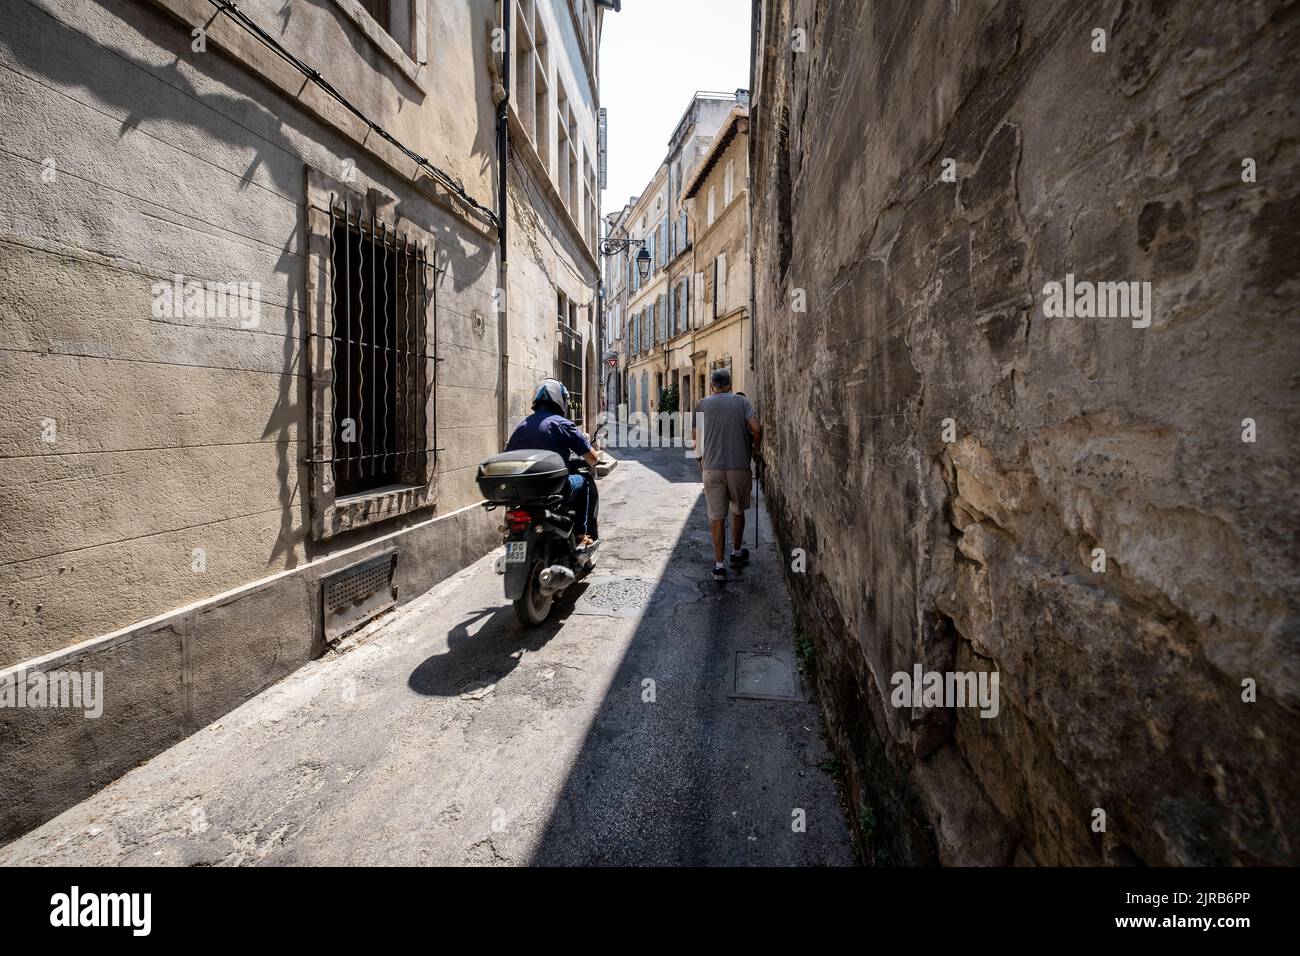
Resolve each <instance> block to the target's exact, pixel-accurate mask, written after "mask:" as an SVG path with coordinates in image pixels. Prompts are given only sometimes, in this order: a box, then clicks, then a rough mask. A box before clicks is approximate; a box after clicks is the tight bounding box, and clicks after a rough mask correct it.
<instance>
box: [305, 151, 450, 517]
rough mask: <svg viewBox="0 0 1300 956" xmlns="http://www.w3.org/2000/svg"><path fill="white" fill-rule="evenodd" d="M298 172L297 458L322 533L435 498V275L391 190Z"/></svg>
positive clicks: (424, 235) (424, 236)
mask: <svg viewBox="0 0 1300 956" xmlns="http://www.w3.org/2000/svg"><path fill="white" fill-rule="evenodd" d="M306 173H307V255H306V256H305V257H304V263H305V266H306V271H307V275H306V280H307V281H306V285H305V300H304V311H303V313H302V315H303V317H304V319H305V320H306V329H305V332H306V341H305V343H304V345H305V346H306V349H307V364H308V372H309V374H308V376H307V378H306V383H305V386H306V390H307V411H308V416H309V424H310V429H309V432H308V434H307V435H306V436H305V439H306V440H305V442H304V444H306V445H307V446H308V448H309V453H308V454H305V455H304V456H303V464H304V465H306V466H307V467H308V475H307V477H308V486H307V495H306V497H307V500H308V503H309V505H310V518H311V534H312V537H313V538H314V539H316V540H322V539H327V538H330V537H333V536H334V535H337V534H341V533H344V532H347V531H351V530H354V529H357V528H361V527H364V526H367V525H372V524H376V523H378V522H382V521H386V520H388V519H390V518H392V517H395V516H397V515H404V514H408V513H411V512H414V511H417V510H419V509H423V508H427V507H433V506H436V504H437V480H436V479H437V476H436V470H437V451H436V449H437V445H438V441H437V430H438V425H437V416H436V414H435V408H434V396H435V395H436V393H437V368H438V365H437V361H436V359H435V355H436V353H437V351H438V333H437V327H438V323H437V288H438V283H437V275H438V274H437V271H436V269H435V268H434V266H433V264H432V262H431V261H430V257H431V255H432V249H433V243H434V241H435V237H434V236H433V234H432V233H430V232H428V231H427V230H425V229H424V228H423V227H422V226H420V225H419V223H418V222H416V221H414V220H411V219H406V218H401V219H396V220H395V218H394V210H395V209H396V207H397V203H398V200H397V198H396V197H394V196H391V195H387V194H385V193H384V192H383V191H382V190H380V189H377V188H371V189H368V190H367V191H366V192H365V193H360V192H356V191H354V190H353V189H351V188H350V187H349V186H348V185H347V184H345V183H342V182H340V181H339V180H337V179H334V178H333V177H331V176H328V175H326V174H325V173H322V172H321V171H320V170H318V169H315V168H314V167H311V166H308V167H307V169H306ZM395 221H396V222H397V223H400V227H398V226H397V225H395Z"/></svg>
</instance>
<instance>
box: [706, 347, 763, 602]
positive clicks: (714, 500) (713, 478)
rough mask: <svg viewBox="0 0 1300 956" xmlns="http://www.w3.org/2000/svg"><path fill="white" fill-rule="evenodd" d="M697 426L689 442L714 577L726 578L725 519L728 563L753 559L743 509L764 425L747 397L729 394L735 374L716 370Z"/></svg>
mask: <svg viewBox="0 0 1300 956" xmlns="http://www.w3.org/2000/svg"><path fill="white" fill-rule="evenodd" d="M695 411H696V422H697V426H696V427H693V428H692V429H691V438H692V440H693V443H694V445H695V449H696V451H697V453H698V455H699V460H700V469H701V475H702V477H703V480H704V501H705V505H706V506H707V508H708V512H709V529H710V531H711V532H712V534H713V578H714V580H716V581H725V580H726V579H727V562H726V561H725V560H724V557H725V551H726V545H727V515H728V513H729V514H730V515H731V555H730V564H731V566H732V567H733V568H739V567H741V566H742V565H744V564H745V562H747V561H748V560H749V549H748V548H746V547H745V509H746V508H748V507H749V498H750V484H751V480H752V475H751V473H750V469H749V463H750V460H751V458H753V457H755V456H756V455H757V454H758V447H759V442H760V441H761V440H762V437H763V426H762V425H761V424H760V423H759V421H758V413H757V412H755V411H754V406H753V405H751V404H750V403H749V399H747V398H745V397H744V396H743V395H736V394H733V393H732V391H731V370H730V369H726V368H719V369H714V370H713V374H712V375H710V376H709V397H708V398H705V399H702V400H701V401H700V402H699V404H698V405H696V407H695Z"/></svg>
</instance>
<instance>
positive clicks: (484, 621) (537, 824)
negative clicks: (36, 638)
mask: <svg viewBox="0 0 1300 956" xmlns="http://www.w3.org/2000/svg"><path fill="white" fill-rule="evenodd" d="M614 454H615V457H618V458H620V459H622V460H621V463H620V464H619V465H618V467H617V468H615V470H614V471H613V472H612V473H611V474H610V475H609V476H607V477H606V478H604V479H601V483H600V489H601V531H602V533H603V535H604V544H603V546H602V549H601V551H600V557H599V561H598V567H597V568H596V570H595V572H594V573H593V575H592V577H591V578H590V579H589V580H588V581H586V582H583V583H582V584H580V585H578V586H576V587H575V588H573V589H571V591H570V593H569V594H567V595H566V596H565V599H564V600H563V602H562V603H561V604H560V606H559V607H558V608H557V610H556V612H555V613H554V614H553V616H552V620H551V621H550V622H548V624H547V625H546V626H545V627H543V628H539V629H536V630H534V631H526V630H524V629H523V628H521V627H520V625H518V624H517V623H516V621H515V618H514V614H513V611H512V610H511V608H510V607H509V605H508V604H506V603H505V600H504V598H503V597H502V594H501V579H500V578H499V577H498V576H497V575H496V574H495V573H494V571H493V561H494V558H495V555H490V556H488V557H486V558H484V559H483V560H481V561H479V562H477V563H476V564H474V565H472V566H471V567H469V568H467V569H465V570H464V571H462V572H461V573H459V574H457V575H455V576H454V577H453V578H451V579H449V580H448V581H445V582H443V584H441V585H439V586H438V587H436V588H434V589H433V590H431V591H430V592H428V593H427V594H425V595H423V596H421V597H420V598H418V599H416V600H415V601H413V602H411V603H410V604H408V605H406V606H405V607H404V608H402V609H401V610H400V611H398V612H397V613H395V614H393V615H391V616H389V617H388V618H386V619H385V620H383V621H381V622H377V623H376V624H374V625H371V627H370V628H369V629H368V630H367V631H365V632H363V633H362V634H361V635H359V637H358V638H357V639H355V640H353V641H352V642H350V644H349V646H348V647H346V648H345V649H344V650H343V651H342V652H340V653H332V654H330V655H329V656H327V657H324V658H322V659H320V660H317V661H314V662H312V663H311V664H309V665H308V666H306V667H303V668H301V669H300V670H299V671H297V672H295V673H294V674H292V675H291V676H289V677H288V678H286V679H285V680H284V681H282V682H281V683H279V684H277V685H276V686H275V687H272V688H271V689H269V690H267V691H266V692H264V693H263V694H261V695H259V696H258V697H256V698H254V699H253V700H250V701H248V702H247V703H245V704H244V705H243V706H241V707H240V708H238V709H237V710H235V711H233V712H232V713H230V714H228V715H227V716H226V717H224V718H222V719H221V720H220V721H218V722H217V723H215V724H213V725H211V726H209V727H206V728H204V729H203V730H201V731H200V732H199V733H197V734H195V735H194V736H193V737H190V738H189V739H187V740H185V741H183V742H181V743H180V744H178V745H177V746H175V747H173V748H171V749H170V750H168V751H166V752H165V753H163V754H160V755H159V756H157V757H155V758H154V759H153V760H151V761H149V762H148V763H147V764H145V765H143V766H141V767H139V768H137V769H136V770H134V771H132V772H131V773H129V774H127V775H126V776H125V777H123V778H122V779H120V780H118V781H116V782H115V783H113V784H112V785H110V786H109V787H107V788H105V789H104V790H102V791H100V792H99V793H97V794H96V795H95V796H93V797H91V798H90V799H89V800H86V801H85V802H83V803H81V804H79V805H78V806H76V807H73V808H72V809H70V810H68V811H67V812H65V813H63V814H61V815H60V816H58V817H56V818H55V819H53V820H51V821H49V822H48V823H46V824H45V825H44V826H42V827H40V828H39V829H37V830H35V831H33V832H31V833H29V834H27V835H26V836H24V837H22V838H21V839H19V840H17V841H15V842H13V843H11V844H9V845H7V846H5V847H3V848H0V864H10V865H12V864H91V865H106V864H133V865H140V864H146V865H149V864H160V865H162V864H172V865H175V864H182V865H195V864H198V865H240V864H244V865H247V864H272V865H274V864H488V865H507V864H629V865H636V864H646V865H667V864H688V865H844V864H851V863H852V862H853V854H852V849H851V842H850V836H849V831H848V826H847V824H846V822H845V819H844V815H843V812H842V810H841V809H840V806H839V803H838V798H837V793H836V784H835V781H834V780H833V779H832V778H831V777H830V776H828V775H827V773H825V772H824V771H822V770H821V769H819V768H818V766H817V765H818V762H819V761H821V760H822V759H823V758H824V757H825V756H826V748H825V744H824V743H823V741H822V738H821V720H820V716H819V714H818V710H817V707H816V705H815V703H812V702H810V701H808V700H806V699H805V700H793V701H792V700H769V699H749V698H743V697H735V696H731V692H732V690H733V689H734V688H733V679H734V674H733V665H734V661H735V658H736V654H737V652H746V653H750V654H759V655H776V657H778V658H782V659H784V660H787V661H793V657H794V651H793V646H792V643H793V638H792V626H791V617H790V609H789V605H788V602H787V599H786V592H785V587H784V585H783V583H782V582H781V575H780V568H779V566H778V564H777V561H778V560H779V558H778V555H777V554H776V552H775V550H774V548H773V546H772V544H771V538H770V535H769V533H768V531H767V525H766V521H765V520H764V522H763V525H762V529H761V532H762V542H763V545H762V547H761V548H760V549H758V551H757V553H756V554H755V557H754V560H753V562H752V563H751V565H750V566H749V567H748V568H747V569H746V570H744V571H743V572H742V573H740V574H733V575H732V577H731V579H730V580H729V581H728V582H727V583H726V584H718V583H716V582H714V581H713V580H712V579H711V577H710V576H709V572H710V569H711V567H712V564H711V547H710V545H709V537H708V527H707V524H706V521H705V517H704V502H703V498H702V496H701V494H700V484H699V473H698V469H697V466H696V464H695V463H694V462H693V461H691V460H688V459H686V458H685V457H684V456H683V453H682V452H681V450H668V449H666V450H640V451H628V450H619V451H616V452H615V453H614ZM752 516H753V510H752V509H751V510H750V517H751V519H752ZM747 538H748V541H749V542H750V547H751V550H753V541H754V532H753V529H752V527H751V528H750V529H749V531H748V533H747ZM762 659H770V658H762ZM742 671H743V669H742ZM803 693H804V695H805V697H807V695H808V693H809V689H808V688H807V687H805V688H804V689H803ZM800 821H802V822H803V829H802V830H801V829H800V828H799V826H798V824H799V822H800Z"/></svg>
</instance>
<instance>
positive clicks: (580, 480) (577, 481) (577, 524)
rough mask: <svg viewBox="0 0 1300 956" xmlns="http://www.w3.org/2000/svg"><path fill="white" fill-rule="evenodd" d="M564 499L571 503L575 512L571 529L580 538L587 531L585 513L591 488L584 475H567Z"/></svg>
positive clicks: (588, 506)
mask: <svg viewBox="0 0 1300 956" xmlns="http://www.w3.org/2000/svg"><path fill="white" fill-rule="evenodd" d="M566 500H567V501H569V502H571V503H572V504H573V507H574V510H575V511H576V512H577V514H576V515H574V518H573V531H574V534H575V535H576V536H577V537H578V538H581V537H582V536H583V535H584V534H586V533H587V513H588V511H589V510H590V508H591V489H590V488H588V487H587V476H586V475H569V494H568V496H567V498H566Z"/></svg>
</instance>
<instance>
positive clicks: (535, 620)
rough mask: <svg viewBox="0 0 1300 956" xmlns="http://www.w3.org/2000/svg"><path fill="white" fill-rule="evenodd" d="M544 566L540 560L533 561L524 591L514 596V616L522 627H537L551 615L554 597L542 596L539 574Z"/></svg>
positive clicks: (540, 574)
mask: <svg viewBox="0 0 1300 956" xmlns="http://www.w3.org/2000/svg"><path fill="white" fill-rule="evenodd" d="M545 567H546V564H545V563H544V562H542V561H534V562H533V566H532V567H531V568H530V569H529V571H528V584H527V585H526V586H525V587H524V593H523V594H522V595H520V596H519V597H517V598H515V616H516V617H517V618H519V623H521V624H523V625H524V627H537V625H539V624H541V623H543V622H544V621H545V620H546V619H547V618H548V617H550V616H551V608H552V607H553V606H554V604H555V597H554V595H552V596H550V597H543V596H542V581H541V576H542V569H543V568H545Z"/></svg>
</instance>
